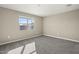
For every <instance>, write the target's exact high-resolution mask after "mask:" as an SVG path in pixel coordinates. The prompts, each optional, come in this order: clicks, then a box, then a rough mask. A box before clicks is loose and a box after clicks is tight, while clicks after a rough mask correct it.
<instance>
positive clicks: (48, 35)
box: [44, 34, 79, 42]
mask: <svg viewBox="0 0 79 59" xmlns="http://www.w3.org/2000/svg"><path fill="white" fill-rule="evenodd" d="M44 35H45V34H44ZM45 36H49V37H54V38H59V39H64V40H69V41H72V42H79V41H78V40H74V39H69V38H64V37H57V36H52V35H45Z"/></svg>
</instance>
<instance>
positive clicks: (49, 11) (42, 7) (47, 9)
mask: <svg viewBox="0 0 79 59" xmlns="http://www.w3.org/2000/svg"><path fill="white" fill-rule="evenodd" d="M0 7H4V8H9V9H13V10H17V11H21V12H26V13H29V14H33V15H37V16H41V17H45V16H51V15H55V14H59V13H63V12H68V11H71V10H76V9H79V5H78V4H72V5H71V6H67V4H0Z"/></svg>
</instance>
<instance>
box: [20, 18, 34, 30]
mask: <svg viewBox="0 0 79 59" xmlns="http://www.w3.org/2000/svg"><path fill="white" fill-rule="evenodd" d="M19 25H20V30H27V29H29V30H30V29H33V20H32V19H31V18H26V17H19Z"/></svg>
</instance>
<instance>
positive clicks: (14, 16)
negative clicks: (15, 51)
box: [0, 7, 42, 44]
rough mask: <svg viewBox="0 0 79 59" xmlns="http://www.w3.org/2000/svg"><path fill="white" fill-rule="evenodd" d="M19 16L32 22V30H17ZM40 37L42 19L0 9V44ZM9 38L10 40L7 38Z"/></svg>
mask: <svg viewBox="0 0 79 59" xmlns="http://www.w3.org/2000/svg"><path fill="white" fill-rule="evenodd" d="M19 16H26V17H29V18H31V19H33V20H34V29H33V30H19V23H18V19H19ZM40 35H42V18H41V17H39V16H35V15H31V14H27V13H23V12H18V11H14V10H10V9H6V8H1V7H0V44H5V43H9V42H14V41H18V40H23V39H27V38H32V37H36V36H40ZM8 36H10V38H8Z"/></svg>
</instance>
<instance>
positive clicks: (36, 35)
mask: <svg viewBox="0 0 79 59" xmlns="http://www.w3.org/2000/svg"><path fill="white" fill-rule="evenodd" d="M38 36H41V35H35V36H31V37H29V38H23V39H17V40H14V41H8V42H5V43H1V44H0V45H4V44H8V43H12V42H17V41H21V40H25V39H30V38H34V37H38Z"/></svg>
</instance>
